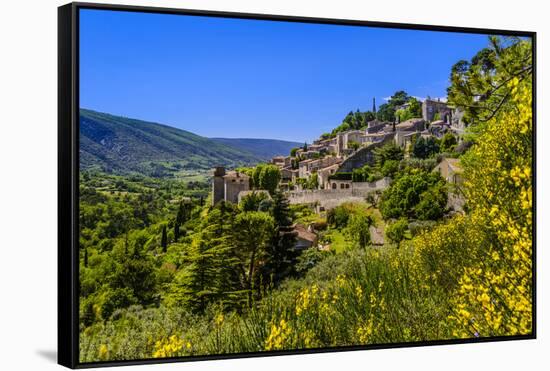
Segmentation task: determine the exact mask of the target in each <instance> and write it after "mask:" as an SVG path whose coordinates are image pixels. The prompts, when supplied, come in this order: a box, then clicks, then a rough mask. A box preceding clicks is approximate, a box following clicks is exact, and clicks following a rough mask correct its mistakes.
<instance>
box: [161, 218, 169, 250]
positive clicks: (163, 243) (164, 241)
mask: <svg viewBox="0 0 550 371" xmlns="http://www.w3.org/2000/svg"><path fill="white" fill-rule="evenodd" d="M160 246H161V247H162V252H166V249H167V248H168V235H167V234H166V225H163V226H162V236H161V239H160Z"/></svg>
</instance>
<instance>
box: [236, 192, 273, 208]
mask: <svg viewBox="0 0 550 371" xmlns="http://www.w3.org/2000/svg"><path fill="white" fill-rule="evenodd" d="M267 199H268V197H267V195H266V194H265V193H263V192H252V193H249V194H248V195H246V196H244V197H243V198H242V199H241V202H240V203H239V208H240V209H241V210H242V211H258V210H259V208H260V204H261V202H262V201H264V200H267Z"/></svg>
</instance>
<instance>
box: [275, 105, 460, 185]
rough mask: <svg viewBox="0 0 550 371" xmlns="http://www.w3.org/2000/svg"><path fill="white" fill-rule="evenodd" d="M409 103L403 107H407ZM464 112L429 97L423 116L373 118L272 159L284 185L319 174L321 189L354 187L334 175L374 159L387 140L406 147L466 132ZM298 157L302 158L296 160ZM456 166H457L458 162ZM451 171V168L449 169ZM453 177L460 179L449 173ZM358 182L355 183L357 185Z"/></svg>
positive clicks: (369, 162)
mask: <svg viewBox="0 0 550 371" xmlns="http://www.w3.org/2000/svg"><path fill="white" fill-rule="evenodd" d="M405 106H406V105H404V106H403V107H398V109H400V108H406V107H405ZM462 116H463V113H462V112H461V111H460V110H456V109H452V108H451V107H449V106H448V105H447V104H446V103H445V102H442V101H439V100H432V99H426V100H424V101H423V102H422V118H413V119H410V120H407V121H404V122H381V121H378V120H373V121H370V122H368V124H367V127H366V128H364V129H361V130H349V131H345V132H340V133H337V134H336V135H335V136H334V137H332V138H326V139H323V138H320V139H317V140H315V141H313V144H311V145H308V146H304V148H300V149H298V150H297V151H296V153H295V156H294V157H292V156H276V157H274V158H272V160H271V162H272V163H273V164H275V165H277V166H278V167H279V168H280V169H281V178H282V179H281V188H283V189H285V190H290V191H291V190H296V189H297V190H299V189H300V182H299V179H304V180H305V179H309V178H310V177H311V176H317V184H318V188H319V189H323V190H345V189H352V188H353V187H354V184H353V183H354V182H353V181H352V180H351V179H342V178H339V177H337V176H334V175H335V174H338V173H344V172H351V171H352V170H353V169H356V168H360V167H362V166H364V165H367V164H368V165H372V164H373V163H374V153H373V149H375V148H377V147H380V146H382V145H384V144H386V143H391V142H393V143H395V144H396V145H398V146H400V147H402V148H405V149H407V148H408V147H409V146H410V145H411V144H412V143H413V138H418V137H423V138H428V137H436V138H441V137H442V136H443V135H444V134H445V133H447V132H453V133H455V134H456V135H457V136H460V135H461V134H463V133H464V129H465V125H464V123H463V120H462ZM297 159H300V160H299V162H297ZM455 168H456V166H455ZM450 171H451V172H452V170H450ZM450 179H457V177H453V174H451V175H450ZM357 186H358V185H356V187H357Z"/></svg>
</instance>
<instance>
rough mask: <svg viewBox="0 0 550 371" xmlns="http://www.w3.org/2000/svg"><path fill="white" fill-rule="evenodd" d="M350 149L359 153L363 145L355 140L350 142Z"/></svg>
mask: <svg viewBox="0 0 550 371" xmlns="http://www.w3.org/2000/svg"><path fill="white" fill-rule="evenodd" d="M348 148H351V149H353V150H354V151H357V150H358V149H359V148H361V143H359V142H356V141H354V140H350V141H348Z"/></svg>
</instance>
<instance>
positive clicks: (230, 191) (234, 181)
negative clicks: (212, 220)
mask: <svg viewBox="0 0 550 371" xmlns="http://www.w3.org/2000/svg"><path fill="white" fill-rule="evenodd" d="M249 189H250V177H249V176H248V175H246V174H244V173H241V172H238V171H227V172H226V171H225V168H224V167H223V166H219V167H217V168H216V169H214V177H213V179H212V205H215V204H217V203H218V202H220V201H221V200H225V201H229V202H233V203H238V201H239V192H242V191H248V190H249Z"/></svg>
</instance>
